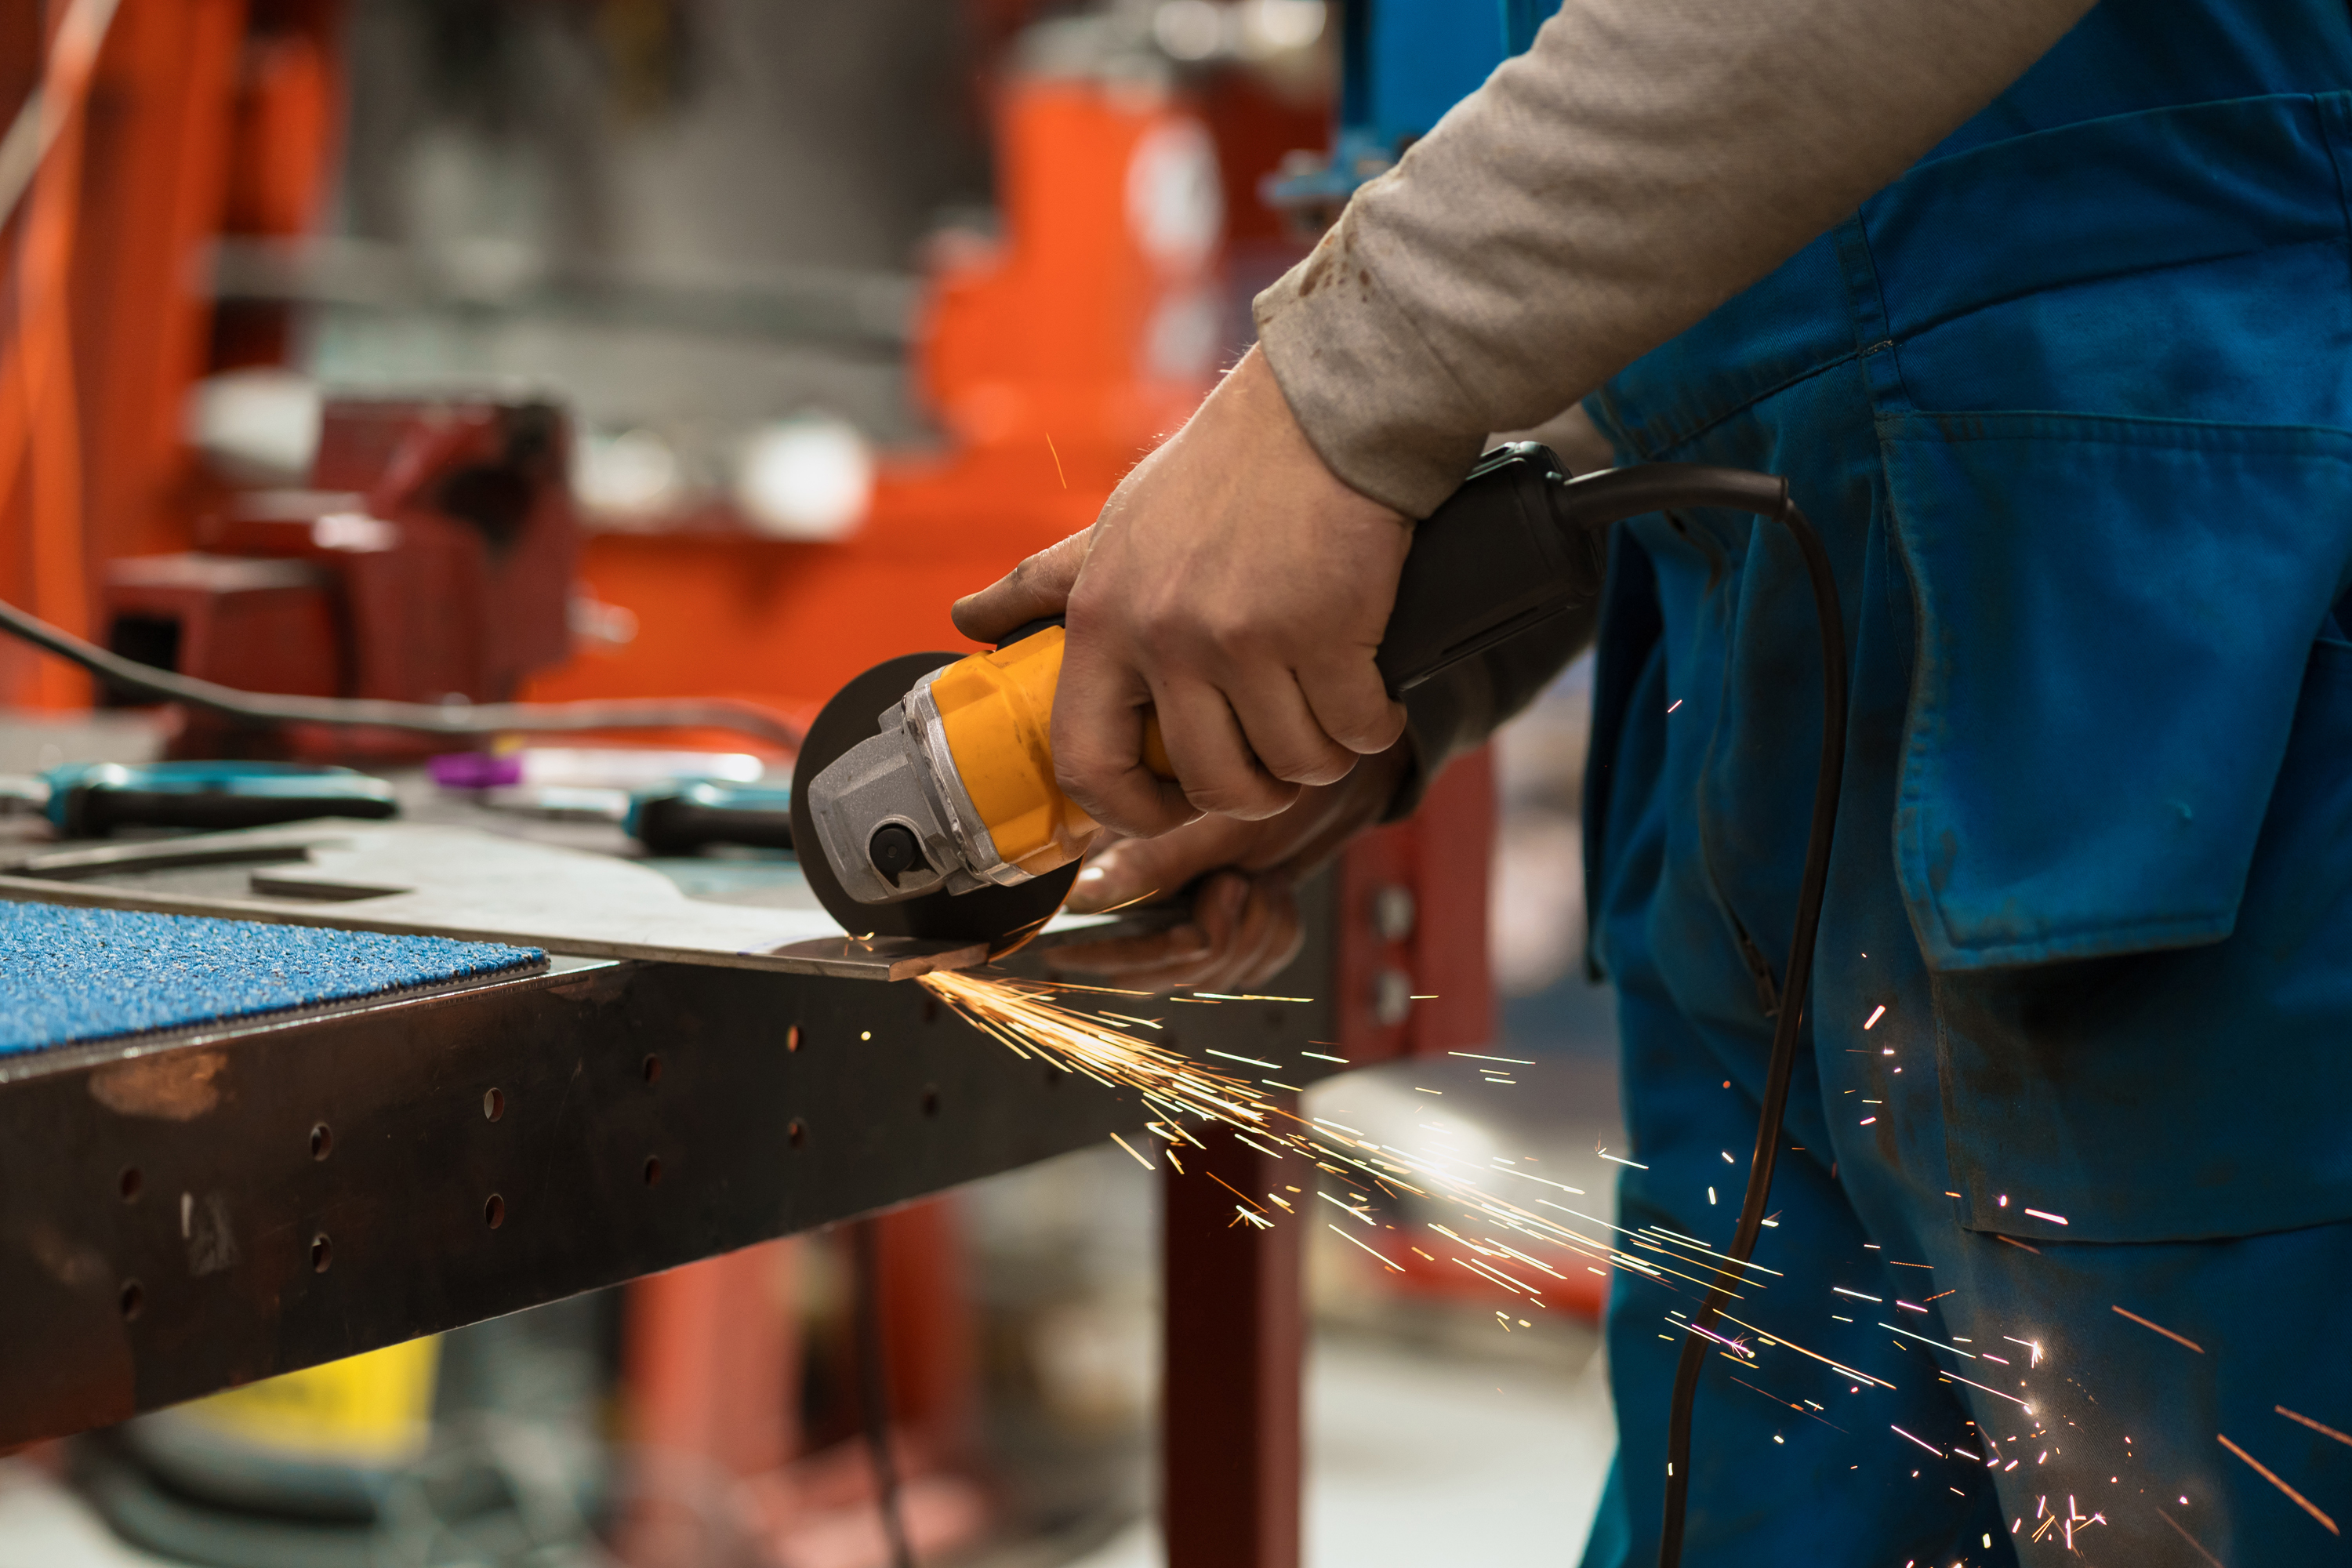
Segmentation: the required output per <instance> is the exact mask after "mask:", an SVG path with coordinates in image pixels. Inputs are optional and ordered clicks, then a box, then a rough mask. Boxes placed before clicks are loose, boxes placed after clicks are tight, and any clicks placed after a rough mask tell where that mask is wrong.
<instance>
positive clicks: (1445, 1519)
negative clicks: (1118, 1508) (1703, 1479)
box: [1070, 1333, 1617, 1568]
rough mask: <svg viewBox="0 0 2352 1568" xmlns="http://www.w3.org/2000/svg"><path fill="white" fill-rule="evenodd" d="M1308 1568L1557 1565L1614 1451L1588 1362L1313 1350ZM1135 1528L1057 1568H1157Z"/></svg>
mask: <svg viewBox="0 0 2352 1568" xmlns="http://www.w3.org/2000/svg"><path fill="white" fill-rule="evenodd" d="M1307 1429H1308V1437H1307V1441H1308V1467H1309V1475H1308V1481H1307V1563H1308V1565H1309V1568H1428V1565H1429V1564H1431V1563H1521V1564H1530V1565H1534V1564H1558V1565H1559V1568H1568V1565H1569V1564H1571V1563H1575V1562H1576V1560H1577V1557H1578V1554H1579V1553H1580V1552H1582V1550H1583V1547H1584V1536H1585V1531H1586V1529H1587V1525H1588V1521H1590V1519H1591V1513H1592V1508H1593V1504H1594V1502H1595V1500H1597V1499H1598V1498H1599V1496H1600V1492H1601V1479H1602V1477H1603V1475H1604V1474H1605V1473H1606V1471H1607V1468H1608V1464H1609V1458H1610V1455H1611V1453H1612V1450H1613V1449H1614V1448H1615V1447H1616V1441H1617V1433H1616V1424H1615V1422H1614V1420H1613V1419H1612V1416H1611V1415H1610V1410H1609V1399H1608V1393H1607V1389H1606V1386H1605V1384H1604V1381H1603V1368H1602V1364H1601V1357H1600V1356H1599V1355H1597V1354H1595V1355H1591V1357H1590V1358H1589V1359H1588V1360H1587V1362H1586V1363H1585V1365H1584V1367H1583V1369H1582V1370H1581V1371H1580V1372H1573V1373H1570V1372H1565V1371H1558V1370H1549V1369H1547V1370H1542V1371H1535V1372H1532V1373H1531V1371H1530V1369H1528V1367H1525V1366H1520V1365H1512V1364H1509V1363H1504V1362H1499V1361H1495V1360H1488V1359H1485V1358H1479V1357H1470V1356H1438V1355H1432V1354H1430V1353H1428V1352H1425V1351H1421V1350H1416V1349H1413V1348H1412V1347H1409V1346H1405V1345H1401V1344H1398V1343H1394V1342H1390V1343H1381V1342H1373V1341H1368V1340H1365V1339H1362V1338H1360V1337H1358V1336H1355V1335H1347V1336H1340V1335H1335V1334H1330V1333H1325V1334H1322V1335H1318V1340H1317V1343H1316V1346H1315V1350H1314V1357H1313V1362H1312V1364H1311V1366H1310V1369H1309V1373H1308V1384H1307ZM1162 1562H1164V1558H1163V1556H1162V1554H1161V1552H1160V1539H1159V1533H1158V1531H1157V1529H1156V1528H1155V1527H1153V1526H1152V1525H1150V1524H1149V1523H1144V1524H1138V1525H1136V1526H1134V1527H1133V1528H1131V1529H1130V1530H1129V1531H1127V1532H1126V1533H1125V1534H1124V1535H1122V1536H1120V1537H1119V1538H1118V1540H1117V1541H1115V1542H1112V1543H1111V1544H1109V1545H1108V1546H1107V1547H1104V1548H1103V1549H1102V1550H1100V1551H1098V1552H1094V1553H1092V1554H1090V1555H1088V1556H1087V1557H1085V1558H1082V1559H1080V1560H1079V1561H1077V1562H1076V1563H1072V1564H1070V1568H1159V1565H1160V1563H1162Z"/></svg>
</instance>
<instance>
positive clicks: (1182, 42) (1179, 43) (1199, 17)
mask: <svg viewBox="0 0 2352 1568" xmlns="http://www.w3.org/2000/svg"><path fill="white" fill-rule="evenodd" d="M1233 20H1234V16H1233V12H1232V10H1231V9H1230V8H1229V7H1227V6H1223V5H1214V4H1212V0H1164V4H1162V5H1160V6H1159V7H1158V8H1157V9H1155V10H1154V11H1153V12H1152V13H1151V37H1152V41H1153V42H1155V43H1157V44H1158V45H1159V46H1160V47H1161V48H1163V49H1165V50H1167V51H1168V57H1169V58H1171V59H1178V60H1184V61H1187V62H1190V61H1194V60H1206V59H1214V58H1216V57H1217V56H1219V55H1221V54H1224V53H1226V52H1228V51H1229V50H1230V49H1231V48H1232V47H1233V43H1234V40H1236V39H1237V38H1238V37H1239V32H1240V30H1239V29H1238V28H1237V27H1236V28H1229V27H1228V26H1227V24H1228V23H1229V22H1231V21H1233Z"/></svg>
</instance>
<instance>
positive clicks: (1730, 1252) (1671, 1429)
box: [1552, 463, 1846, 1568]
mask: <svg viewBox="0 0 2352 1568" xmlns="http://www.w3.org/2000/svg"><path fill="white" fill-rule="evenodd" d="M1553 496H1554V500H1553V502H1552V510H1553V512H1554V515H1555V516H1556V517H1558V518H1559V521H1561V522H1562V523H1564V524H1573V525H1579V526H1583V527H1588V528H1600V527H1605V526H1607V525H1608V524H1610V523H1612V522H1615V521H1621V520H1622V519H1624V518H1628V517H1638V516H1640V515H1642V514H1643V513H1645V512H1654V511H1667V510H1678V509H1683V508H1691V507H1720V508H1724V509H1726V510H1734V511H1744V512H1748V513H1751V514H1753V515H1755V516H1757V517H1761V518H1767V519H1769V520H1770V521H1774V522H1777V523H1779V524H1780V526H1781V527H1782V528H1785V529H1786V530H1788V531H1789V535H1790V538H1791V539H1793V540H1795V541H1796V544H1797V549H1798V550H1799V552H1801V553H1802V554H1803V556H1804V558H1805V574H1806V576H1807V578H1808V579H1809V580H1810V581H1811V585H1812V590H1813V608H1814V612H1815V614H1816V616H1817V618H1818V619H1819V621H1820V625H1821V637H1822V759H1821V765H1820V771H1819V772H1818V773H1815V775H1814V781H1813V817H1812V826H1811V830H1810V833H1809V835H1808V837H1807V838H1806V840H1805V871H1804V879H1803V880H1802V881H1801V883H1800V884H1799V886H1798V892H1797V916H1796V925H1795V930H1794V931H1792V932H1791V934H1790V941H1789V968H1788V973H1787V976H1786V978H1785V979H1784V980H1783V982H1782V984H1781V987H1780V1012H1779V1015H1778V1016H1777V1017H1775V1019H1774V1020H1773V1029H1772V1059H1771V1065H1770V1067H1769V1068H1768V1069H1767V1071H1766V1073H1765V1078H1764V1104H1763V1109H1762V1111H1761V1113H1760V1114H1759V1117H1758V1119H1757V1122H1756V1157H1755V1159H1754V1160H1753V1161H1752V1162H1750V1163H1749V1164H1748V1195H1747V1197H1746V1199H1745V1200H1743V1201H1742V1203H1741V1204H1740V1205H1739V1226H1738V1229H1737V1230H1735V1231H1734V1232H1733V1233H1732V1238H1731V1245H1730V1246H1728V1247H1726V1248H1725V1249H1724V1252H1725V1254H1726V1256H1727V1257H1729V1258H1732V1259H1734V1260H1735V1261H1736V1262H1737V1263H1739V1264H1745V1263H1746V1262H1747V1261H1748V1258H1749V1257H1750V1256H1752V1255H1753V1254H1754V1252H1755V1250H1756V1240H1757V1237H1759V1236H1760V1235H1761V1234H1762V1233H1763V1226H1764V1205H1765V1201H1766V1199H1767V1198H1768V1197H1769V1195H1770V1194H1771V1190H1772V1164H1773V1162H1774V1160H1775V1159H1776V1158H1777V1156H1778V1155H1779V1153H1780V1119H1781V1116H1782V1114H1783V1113H1784V1112H1785V1111H1786V1110H1788V1105H1789V1080H1790V1077H1791V1076H1792V1075H1793V1074H1794V1073H1795V1071H1796V1067H1797V1036H1798V1032H1799V1030H1800V1029H1801V1027H1802V1026H1803V1021H1804V1013H1805V992H1806V990H1807V987H1808V983H1809V982H1810V980H1811V976H1812V968H1813V943H1814V939H1815V938H1816V937H1817V936H1818V935H1819V933H1820V931H1821V925H1822V895H1823V893H1824V892H1825V890H1826V889H1827V888H1828V886H1829V879H1830V844H1831V840H1832V837H1834V835H1835V834H1836V831H1837V808H1838V793H1839V789H1840V787H1841V785H1842V784H1843V778H1844V772H1845V739H1846V659H1845V623H1844V617H1843V613H1842V612H1841V610H1840V609H1839V606H1838V592H1837V578H1836V576H1835V575H1834V574H1832V571H1831V569H1830V557H1829V551H1828V549H1827V548H1826V547H1825V546H1823V544H1822V537H1821V535H1820V534H1819V533H1818V532H1816V531H1814V528H1813V525H1812V523H1811V521H1808V520H1807V519H1806V517H1805V514H1804V513H1803V512H1801V511H1800V510H1797V504H1796V502H1795V501H1793V500H1790V499H1789V484H1788V481H1787V480H1786V479H1774V478H1770V477H1769V476H1767V475H1763V474H1755V473H1748V472H1746V471H1744V470H1741V469H1738V468H1700V467H1696V466H1694V465H1687V464H1681V463H1653V464H1648V465H1645V466H1643V467H1640V468H1616V469H1612V470H1610V471H1609V472H1606V473H1601V474H1593V475H1590V476H1588V477H1586V478H1584V479H1577V480H1574V481H1572V482H1570V483H1569V484H1566V485H1563V486H1561V487H1559V489H1557V490H1555V491H1554V492H1553ZM1737 1278H1738V1277H1737V1276H1736V1275H1734V1274H1733V1273H1732V1271H1731V1270H1730V1269H1728V1268H1717V1270H1716V1271H1715V1284H1714V1286H1713V1288H1712V1289H1709V1290H1708V1291H1707V1294H1706V1300H1705V1301H1703V1302H1702V1303H1701V1304H1700V1306H1699V1309H1698V1310H1697V1311H1696V1312H1695V1313H1693V1314H1692V1315H1691V1330H1690V1331H1689V1332H1687V1333H1685V1335H1684V1337H1683V1348H1682V1356H1681V1359H1680V1360H1679V1361H1677V1362H1676V1363H1675V1391H1674V1401H1673V1404H1672V1405H1670V1406H1669V1409H1668V1415H1667V1418H1666V1503H1665V1510H1664V1519H1663V1521H1661V1524H1660V1528H1659V1534H1658V1565H1659V1568H1680V1565H1681V1563H1682V1556H1683V1528H1684V1522H1685V1515H1686V1514H1687V1512H1688V1510H1689V1507H1690V1448H1691V1409H1692V1406H1693V1405H1694V1404H1696V1401H1697V1398H1698V1374H1699V1369H1700V1367H1701V1366H1702V1364H1703V1363H1705V1362H1706V1353H1707V1350H1708V1348H1709V1342H1708V1341H1707V1339H1706V1336H1705V1334H1704V1333H1703V1332H1702V1331H1704V1330H1706V1329H1709V1328H1712V1327H1713V1326H1714V1324H1715V1322H1716V1320H1717V1317H1718V1316H1719V1315H1720V1314H1721V1312H1722V1310H1723V1307H1724V1304H1725V1302H1726V1301H1727V1300H1729V1299H1730V1289H1729V1288H1730V1286H1731V1284H1732V1283H1733V1281H1734V1280H1735V1279H1737Z"/></svg>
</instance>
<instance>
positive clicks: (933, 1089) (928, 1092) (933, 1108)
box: [923, 1083, 940, 1116]
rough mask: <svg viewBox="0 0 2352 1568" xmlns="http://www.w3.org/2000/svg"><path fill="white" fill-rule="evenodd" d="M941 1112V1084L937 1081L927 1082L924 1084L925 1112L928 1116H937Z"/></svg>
mask: <svg viewBox="0 0 2352 1568" xmlns="http://www.w3.org/2000/svg"><path fill="white" fill-rule="evenodd" d="M939 1113H940V1086H939V1085H938V1084H935V1083H927V1084H925V1085H924V1086H923V1114H924V1115H926V1116H937V1115H938V1114H939Z"/></svg>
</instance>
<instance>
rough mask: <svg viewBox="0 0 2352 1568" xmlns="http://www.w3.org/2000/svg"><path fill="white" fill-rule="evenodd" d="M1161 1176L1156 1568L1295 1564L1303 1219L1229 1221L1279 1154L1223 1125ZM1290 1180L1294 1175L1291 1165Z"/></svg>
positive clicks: (1260, 1186)
mask: <svg viewBox="0 0 2352 1568" xmlns="http://www.w3.org/2000/svg"><path fill="white" fill-rule="evenodd" d="M1207 1142H1208V1147H1207V1148H1206V1149H1191V1148H1187V1149H1186V1150H1185V1151H1184V1152H1183V1153H1182V1155H1181V1156H1180V1157H1181V1159H1182V1160H1183V1162H1184V1173H1183V1174H1181V1175H1180V1174H1178V1173H1175V1172H1174V1171H1172V1170H1171V1171H1170V1172H1169V1173H1168V1174H1167V1176H1166V1178H1165V1179H1164V1180H1163V1182H1162V1183H1161V1186H1160V1193H1161V1215H1162V1224H1161V1232H1160V1258H1161V1269H1162V1279H1163V1285H1162V1292H1161V1293H1162V1296H1163V1298H1164V1300H1165V1312H1164V1323H1163V1327H1162V1330H1161V1331H1162V1334H1163V1335H1164V1345H1163V1351H1162V1355H1163V1361H1162V1386H1161V1390H1160V1514H1161V1525H1162V1529H1163V1531H1164V1532H1165V1534H1166V1537H1167V1542H1168V1568H1298V1563H1299V1505H1300V1491H1301V1482H1302V1480H1303V1479H1304V1470H1305V1466H1304V1463H1303V1459H1304V1454H1303V1445H1302V1436H1303V1434H1302V1431H1301V1422H1300V1409H1299V1404H1300V1394H1301V1385H1302V1382H1303V1368H1302V1357H1303V1352H1304V1351H1305V1346H1306V1323H1305V1312H1304V1310H1303V1306H1302V1303H1301V1300H1300V1293H1301V1280H1302V1269H1301V1259H1302V1256H1303V1254H1302V1241H1303V1237H1304V1234H1305V1233H1304V1231H1303V1230H1302V1229H1301V1227H1300V1226H1299V1225H1298V1224H1297V1223H1296V1222H1295V1221H1293V1220H1291V1219H1290V1217H1289V1216H1288V1215H1282V1214H1280V1212H1279V1211H1275V1213H1276V1218H1277V1219H1278V1220H1280V1221H1281V1223H1279V1224H1277V1225H1276V1226H1274V1227H1273V1228H1272V1229H1270V1230H1261V1229H1260V1228H1259V1227H1258V1226H1255V1225H1251V1224H1249V1223H1248V1222H1246V1221H1244V1220H1243V1219H1242V1218H1241V1217H1240V1215H1239V1212H1238V1211H1239V1208H1240V1205H1239V1203H1238V1202H1237V1201H1236V1199H1235V1197H1234V1193H1233V1192H1232V1191H1229V1190H1227V1189H1226V1188H1225V1187H1223V1186H1220V1185H1219V1184H1217V1183H1216V1182H1213V1181H1212V1180H1210V1179H1209V1178H1210V1174H1211V1173H1215V1174H1216V1175H1217V1176H1219V1177H1221V1178H1223V1180H1224V1181H1226V1182H1230V1183H1232V1184H1233V1186H1234V1188H1237V1189H1239V1191H1241V1192H1243V1193H1246V1194H1251V1195H1252V1196H1253V1197H1255V1198H1257V1199H1258V1200H1259V1201H1260V1202H1261V1203H1262V1202H1263V1194H1265V1193H1267V1192H1269V1191H1279V1190H1280V1184H1281V1181H1282V1176H1283V1173H1284V1171H1285V1170H1286V1168H1293V1169H1295V1167H1286V1166H1285V1165H1284V1164H1282V1163H1277V1162H1276V1161H1275V1160H1272V1159H1270V1158H1268V1157H1267V1156H1265V1155H1264V1154H1261V1153H1259V1152H1257V1151H1255V1150H1254V1149H1252V1148H1250V1147H1249V1146H1248V1145H1247V1144H1245V1143H1243V1142H1238V1141H1237V1140H1235V1139H1234V1138H1232V1137H1230V1136H1227V1135H1224V1134H1213V1135H1208V1136H1207ZM1294 1179H1295V1176H1294Z"/></svg>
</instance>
